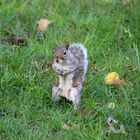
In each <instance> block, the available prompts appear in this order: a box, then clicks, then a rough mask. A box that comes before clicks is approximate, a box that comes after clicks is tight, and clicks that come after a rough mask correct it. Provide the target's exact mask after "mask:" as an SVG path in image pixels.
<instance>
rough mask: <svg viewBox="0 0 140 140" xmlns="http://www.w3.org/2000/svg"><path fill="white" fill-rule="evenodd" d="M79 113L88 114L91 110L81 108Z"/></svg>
mask: <svg viewBox="0 0 140 140" xmlns="http://www.w3.org/2000/svg"><path fill="white" fill-rule="evenodd" d="M78 113H80V114H82V115H83V116H88V115H89V111H88V110H85V109H79V110H78Z"/></svg>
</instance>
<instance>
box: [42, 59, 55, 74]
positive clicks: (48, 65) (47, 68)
mask: <svg viewBox="0 0 140 140" xmlns="http://www.w3.org/2000/svg"><path fill="white" fill-rule="evenodd" d="M52 63H53V62H52V61H50V62H48V63H47V65H46V66H45V68H44V70H45V71H46V72H48V71H49V70H50V68H51V66H52Z"/></svg>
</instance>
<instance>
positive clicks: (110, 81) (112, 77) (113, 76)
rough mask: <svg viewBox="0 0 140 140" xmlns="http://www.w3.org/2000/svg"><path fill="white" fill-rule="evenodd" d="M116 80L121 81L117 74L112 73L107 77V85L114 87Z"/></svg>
mask: <svg viewBox="0 0 140 140" xmlns="http://www.w3.org/2000/svg"><path fill="white" fill-rule="evenodd" d="M115 80H119V74H118V73H117V72H110V73H108V74H107V75H106V76H105V83H106V84H107V85H113V84H114V81H115Z"/></svg>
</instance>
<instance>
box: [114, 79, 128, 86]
mask: <svg viewBox="0 0 140 140" xmlns="http://www.w3.org/2000/svg"><path fill="white" fill-rule="evenodd" d="M113 85H114V86H115V87H119V86H120V87H124V86H125V85H126V83H125V81H124V80H123V79H121V80H119V79H118V80H114V82H113Z"/></svg>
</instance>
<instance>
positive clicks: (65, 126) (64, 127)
mask: <svg viewBox="0 0 140 140" xmlns="http://www.w3.org/2000/svg"><path fill="white" fill-rule="evenodd" d="M62 128H63V129H65V130H70V126H68V125H67V124H65V123H63V124H62Z"/></svg>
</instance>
